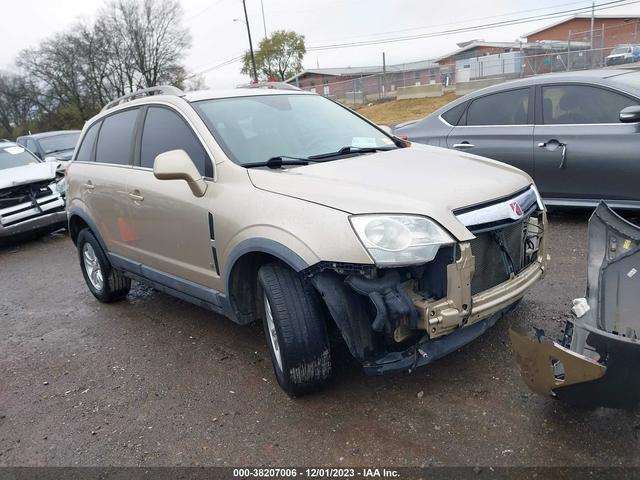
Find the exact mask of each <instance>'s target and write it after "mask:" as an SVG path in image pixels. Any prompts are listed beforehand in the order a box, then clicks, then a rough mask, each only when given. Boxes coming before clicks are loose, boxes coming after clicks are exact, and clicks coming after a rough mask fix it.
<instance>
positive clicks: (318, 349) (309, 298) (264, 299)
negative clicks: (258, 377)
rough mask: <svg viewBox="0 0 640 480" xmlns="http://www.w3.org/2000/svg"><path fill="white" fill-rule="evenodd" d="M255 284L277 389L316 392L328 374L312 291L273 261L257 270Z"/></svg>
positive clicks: (319, 314) (317, 300)
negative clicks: (278, 387) (278, 385)
mask: <svg viewBox="0 0 640 480" xmlns="http://www.w3.org/2000/svg"><path fill="white" fill-rule="evenodd" d="M258 283H259V287H260V288H259V290H260V291H259V295H260V301H261V305H262V307H263V310H264V311H263V320H264V329H265V335H266V337H267V343H268V344H269V351H270V352H271V360H272V362H273V370H274V373H275V375H276V379H277V380H278V383H279V384H280V387H282V389H283V390H284V391H285V392H287V393H288V394H289V395H292V396H296V395H302V394H305V393H309V392H312V391H314V390H318V389H319V388H321V387H322V386H323V385H324V384H325V383H326V381H327V380H328V379H329V377H330V376H331V353H330V350H329V339H328V336H327V328H326V318H325V315H324V310H323V309H322V304H321V300H320V298H319V296H318V294H317V292H316V291H315V290H314V289H313V287H312V286H311V285H309V284H308V283H307V282H305V281H304V279H303V278H301V277H300V275H298V274H297V273H296V272H294V271H293V270H291V269H290V268H288V267H286V266H284V265H282V264H278V263H270V264H267V265H264V266H262V267H261V268H260V270H259V271H258Z"/></svg>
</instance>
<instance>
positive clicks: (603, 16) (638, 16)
mask: <svg viewBox="0 0 640 480" xmlns="http://www.w3.org/2000/svg"><path fill="white" fill-rule="evenodd" d="M576 18H578V19H587V20H590V19H591V15H590V14H579V15H573V16H572V17H567V18H565V19H563V20H558V21H557V22H554V23H551V24H549V25H547V26H545V27H542V28H538V29H536V30H534V31H533V32H529V33H525V34H524V35H522V37H524V38H526V37H529V36H531V35H535V34H536V33H540V32H544V31H545V30H548V29H550V28H553V27H557V26H558V25H562V24H563V23H566V22H568V21H570V20H575V19H576ZM627 18H629V19H631V18H634V19H640V15H637V14H636V15H596V16H594V19H596V20H607V19H614V20H615V19H623V20H624V19H627Z"/></svg>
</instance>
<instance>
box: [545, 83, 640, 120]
mask: <svg viewBox="0 0 640 480" xmlns="http://www.w3.org/2000/svg"><path fill="white" fill-rule="evenodd" d="M637 104H638V102H637V101H635V100H633V99H631V98H630V97H627V96H626V95H622V94H620V93H616V92H612V91H611V90H605V89H604V88H599V87H592V86H589V85H553V86H548V87H542V119H543V122H544V123H545V124H546V125H560V124H589V123H618V122H619V121H620V110H622V109H623V108H625V107H628V106H631V105H637Z"/></svg>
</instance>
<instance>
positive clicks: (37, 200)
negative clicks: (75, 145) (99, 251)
mask: <svg viewBox="0 0 640 480" xmlns="http://www.w3.org/2000/svg"><path fill="white" fill-rule="evenodd" d="M64 190H65V181H64V173H63V172H62V171H61V170H60V165H59V164H58V163H56V162H43V161H41V160H40V159H38V158H37V157H36V156H35V155H33V154H32V153H31V152H29V151H28V150H26V149H24V148H23V147H21V146H20V145H17V144H16V143H13V142H8V141H2V140H0V240H3V239H5V238H8V237H13V236H15V235H19V234H22V233H27V232H36V231H46V230H54V229H56V228H60V227H63V226H65V225H66V223H67V214H66V210H65V194H64Z"/></svg>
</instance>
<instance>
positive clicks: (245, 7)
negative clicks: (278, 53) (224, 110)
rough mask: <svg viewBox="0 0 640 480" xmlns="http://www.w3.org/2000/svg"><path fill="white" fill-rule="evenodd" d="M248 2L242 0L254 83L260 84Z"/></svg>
mask: <svg viewBox="0 0 640 480" xmlns="http://www.w3.org/2000/svg"><path fill="white" fill-rule="evenodd" d="M245 2H246V0H242V7H243V8H244V19H245V23H246V24H247V35H248V36H249V52H251V66H252V67H253V81H254V82H255V83H258V71H257V70H256V57H255V55H254V54H253V43H252V42H251V28H249V16H248V15H247V4H246V3H245Z"/></svg>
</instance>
